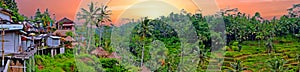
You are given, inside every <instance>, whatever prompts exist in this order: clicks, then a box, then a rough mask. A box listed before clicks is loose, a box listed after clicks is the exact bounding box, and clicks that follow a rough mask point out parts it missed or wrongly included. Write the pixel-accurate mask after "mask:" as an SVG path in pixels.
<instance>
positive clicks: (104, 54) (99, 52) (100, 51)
mask: <svg viewBox="0 0 300 72" xmlns="http://www.w3.org/2000/svg"><path fill="white" fill-rule="evenodd" d="M91 54H93V55H96V56H98V57H108V56H109V53H108V52H107V51H105V50H104V49H103V48H102V47H99V48H96V49H95V50H93V51H92V52H91Z"/></svg>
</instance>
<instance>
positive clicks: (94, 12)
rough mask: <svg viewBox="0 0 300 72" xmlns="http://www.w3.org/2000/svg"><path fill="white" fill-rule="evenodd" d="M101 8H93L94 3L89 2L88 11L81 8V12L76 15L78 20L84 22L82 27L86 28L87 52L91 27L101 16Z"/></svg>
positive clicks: (90, 37)
mask: <svg viewBox="0 0 300 72" xmlns="http://www.w3.org/2000/svg"><path fill="white" fill-rule="evenodd" d="M100 11H101V8H99V7H96V6H94V3H93V2H91V3H90V5H89V10H86V9H84V8H81V12H82V13H80V12H79V13H78V14H77V16H78V20H85V22H84V27H88V26H89V28H88V29H87V30H88V32H87V33H88V37H89V40H88V46H87V50H89V49H90V44H91V40H92V33H91V29H92V26H93V25H95V24H97V22H98V21H97V19H98V18H99V17H100V16H101V12H100Z"/></svg>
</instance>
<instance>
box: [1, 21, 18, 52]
mask: <svg viewBox="0 0 300 72" xmlns="http://www.w3.org/2000/svg"><path fill="white" fill-rule="evenodd" d="M3 29H4V31H3ZM21 29H23V25H21V24H0V32H1V33H3V32H4V35H1V36H0V38H1V40H4V43H3V44H2V45H1V46H3V47H4V54H10V53H17V52H18V50H19V47H20V46H21V35H20V33H21V32H20V30H21Z"/></svg>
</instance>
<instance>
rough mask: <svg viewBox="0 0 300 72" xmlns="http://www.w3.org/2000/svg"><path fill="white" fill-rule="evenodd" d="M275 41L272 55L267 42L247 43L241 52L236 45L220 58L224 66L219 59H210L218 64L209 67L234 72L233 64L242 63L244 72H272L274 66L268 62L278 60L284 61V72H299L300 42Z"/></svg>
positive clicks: (278, 39)
mask: <svg viewBox="0 0 300 72" xmlns="http://www.w3.org/2000/svg"><path fill="white" fill-rule="evenodd" d="M275 39H276V40H274V41H273V45H274V49H273V51H272V53H267V51H266V46H265V44H266V43H265V41H245V42H243V43H242V49H241V51H240V52H239V51H238V50H235V49H234V48H235V47H234V45H232V46H228V47H227V49H226V52H225V56H224V57H219V58H224V62H223V65H218V63H219V64H220V62H218V60H217V59H210V60H209V62H211V63H216V64H215V65H214V66H212V65H208V67H217V66H222V71H224V72H227V71H234V70H235V69H236V68H234V67H233V65H232V64H234V63H236V62H237V61H241V64H240V65H241V68H243V70H242V71H244V72H270V71H271V69H272V68H271V67H272V66H270V63H269V62H268V61H270V60H272V59H274V58H277V59H281V60H283V66H282V69H283V70H284V71H288V72H298V70H299V66H300V65H299V64H300V63H299V61H297V55H300V42H298V41H297V39H292V38H291V39H286V38H284V37H282V38H275ZM298 59H299V58H298ZM273 62H274V61H273ZM207 71H214V70H207Z"/></svg>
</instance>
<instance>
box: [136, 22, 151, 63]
mask: <svg viewBox="0 0 300 72" xmlns="http://www.w3.org/2000/svg"><path fill="white" fill-rule="evenodd" d="M150 22H151V20H149V19H148V18H147V17H145V18H144V20H142V23H141V29H140V30H139V31H138V32H139V33H140V35H141V36H142V37H141V41H142V58H141V67H142V66H143V61H144V51H145V38H146V35H147V34H150V35H151V32H150V29H151V27H150V26H149V23H150Z"/></svg>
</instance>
